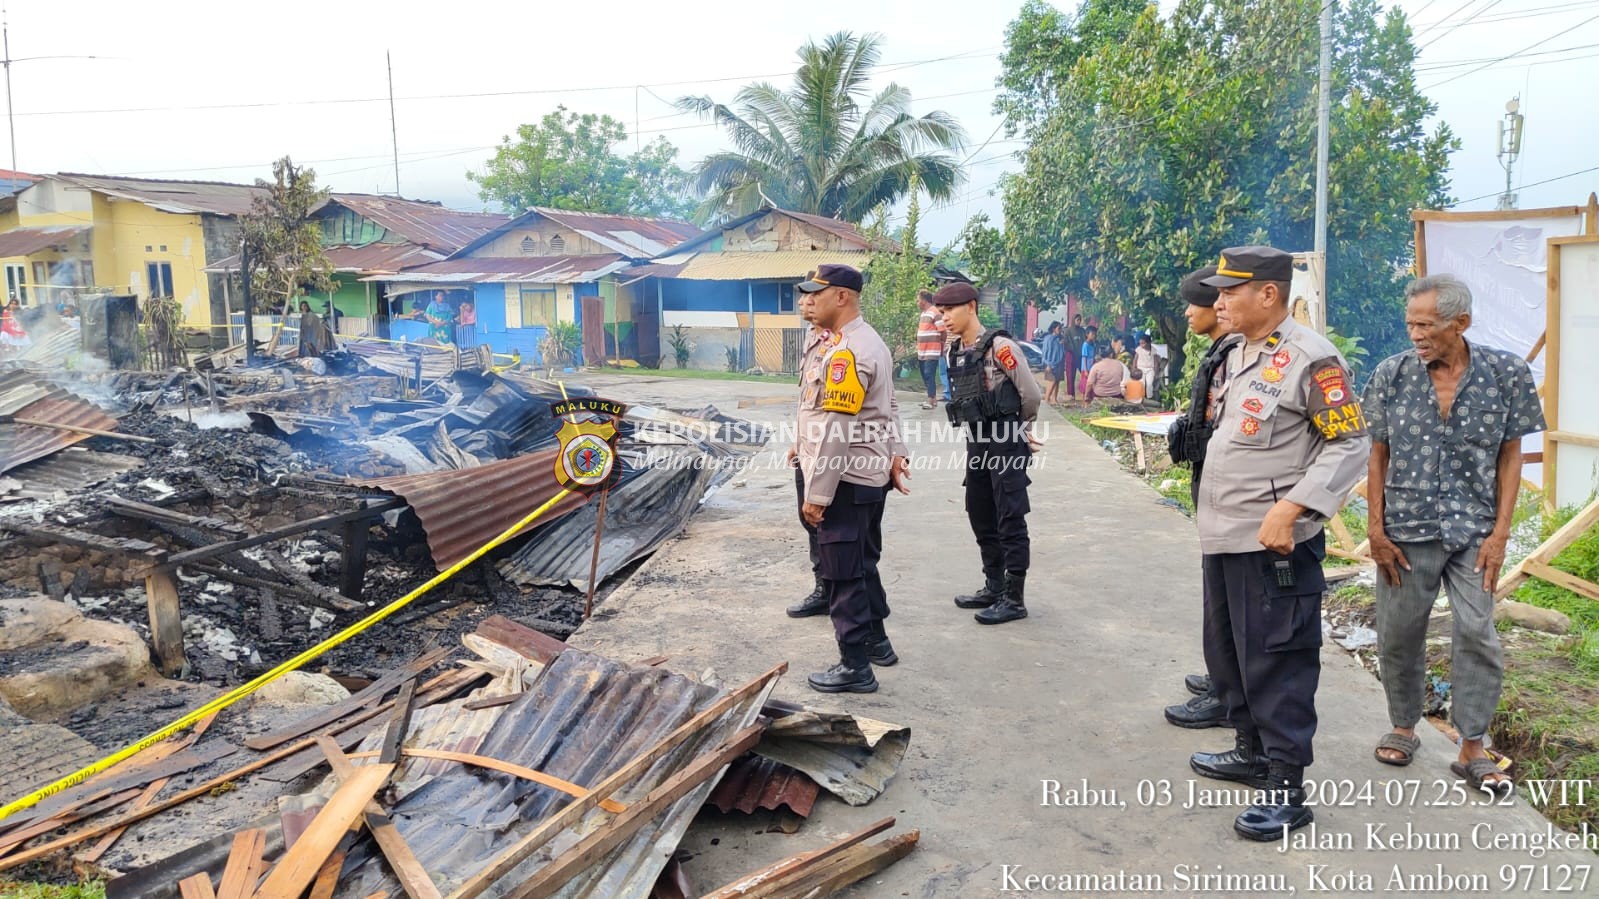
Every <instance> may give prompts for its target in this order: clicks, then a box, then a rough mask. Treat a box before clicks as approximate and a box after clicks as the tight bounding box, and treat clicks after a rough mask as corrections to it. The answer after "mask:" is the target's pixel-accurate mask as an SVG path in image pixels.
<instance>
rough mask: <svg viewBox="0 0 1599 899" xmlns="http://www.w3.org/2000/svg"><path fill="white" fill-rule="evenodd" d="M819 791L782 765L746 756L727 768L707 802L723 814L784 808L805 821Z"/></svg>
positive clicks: (792, 770)
mask: <svg viewBox="0 0 1599 899" xmlns="http://www.w3.org/2000/svg"><path fill="white" fill-rule="evenodd" d="M821 789H822V788H821V787H819V786H817V784H816V781H814V780H811V779H810V778H809V777H808V776H806V775H805V774H803V773H801V772H799V771H796V770H794V769H793V768H790V767H789V766H787V765H785V764H782V763H781V762H774V761H772V760H771V759H764V758H761V757H760V756H758V755H747V756H745V757H744V758H741V759H739V760H738V761H736V762H734V763H733V764H732V766H730V767H729V768H728V769H727V773H726V774H724V775H722V782H721V783H719V784H717V785H716V789H715V790H712V791H711V796H710V798H709V799H707V800H706V802H708V803H710V804H711V805H714V806H716V807H717V808H718V809H720V810H721V811H722V812H724V813H726V812H733V811H739V812H743V813H744V814H746V815H748V814H752V813H753V812H754V811H755V810H756V809H758V808H763V809H768V810H770V811H777V810H778V809H780V808H783V807H784V806H787V807H788V809H789V810H790V811H792V812H793V813H794V814H796V815H799V816H800V817H801V818H805V817H808V816H809V815H810V813H811V807H812V806H814V805H815V804H816V796H817V794H818V793H820V792H821Z"/></svg>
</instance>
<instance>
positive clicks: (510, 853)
mask: <svg viewBox="0 0 1599 899" xmlns="http://www.w3.org/2000/svg"><path fill="white" fill-rule="evenodd" d="M786 671H788V663H787V662H784V663H783V664H781V665H778V666H777V667H775V668H773V669H771V670H770V671H767V672H766V673H765V674H762V675H761V676H759V677H757V678H755V679H754V680H752V681H750V682H749V683H747V684H745V685H744V686H742V687H739V688H738V689H737V690H734V691H732V692H730V693H728V694H726V695H724V696H722V697H721V698H720V699H718V700H716V701H715V702H713V703H711V704H710V705H709V706H706V708H705V710H704V711H702V712H700V713H699V714H697V715H695V716H694V717H692V718H690V719H689V720H687V721H685V722H683V724H682V725H681V726H680V727H678V728H677V729H676V730H674V731H672V732H671V733H669V734H667V735H666V736H665V737H662V738H661V739H660V740H659V741H657V742H656V744H655V745H654V746H651V747H650V748H649V749H647V750H645V751H644V752H643V753H642V754H640V755H639V756H637V757H636V758H634V759H633V760H632V761H630V762H628V763H627V764H625V765H623V766H622V767H621V768H618V769H617V770H616V771H615V772H614V773H613V774H611V776H610V777H607V778H605V780H603V781H601V782H600V783H599V784H597V785H595V786H594V787H593V788H592V789H591V791H590V792H589V795H587V796H585V797H583V798H581V799H576V800H573V801H572V802H570V803H568V804H567V805H566V806H565V807H564V808H562V809H561V810H560V811H558V812H556V813H555V814H552V815H549V816H548V817H546V818H545V819H544V820H543V821H541V822H540V823H539V826H537V827H535V828H534V829H533V830H532V831H531V832H530V833H528V834H527V835H526V836H524V837H523V838H522V839H520V840H518V841H517V842H516V843H515V844H514V845H511V846H509V847H507V848H506V849H505V850H504V851H503V852H501V853H500V855H499V856H497V857H496V858H495V859H494V860H493V861H491V862H490V863H489V864H488V865H487V866H485V867H484V868H483V870H481V871H479V872H478V873H477V874H474V875H473V876H472V877H471V878H470V879H468V880H467V881H466V882H465V883H463V884H462V885H461V886H460V888H459V889H457V890H456V891H455V892H454V893H452V894H451V896H450V899H472V897H473V896H477V895H479V894H481V893H482V892H483V891H484V890H486V889H488V888H489V887H490V886H493V884H494V882H495V881H497V880H499V879H500V878H501V877H504V876H505V875H506V874H507V873H509V872H510V871H511V869H512V868H515V867H516V866H517V865H519V864H521V863H522V862H523V861H525V860H526V859H527V858H528V856H530V855H532V854H533V853H534V852H537V851H538V850H539V848H540V847H542V846H543V845H544V844H545V843H546V842H548V841H549V840H550V838H551V837H554V836H555V835H556V834H558V833H561V832H563V831H565V830H566V829H567V828H569V827H571V826H572V825H573V824H576V823H577V822H578V820H579V819H581V818H582V817H583V816H584V815H586V814H588V812H589V810H590V809H592V808H594V807H595V806H596V805H598V804H599V801H600V800H601V799H605V798H608V797H610V795H611V794H612V793H615V792H616V791H617V790H619V789H621V788H622V787H624V786H626V785H627V784H629V783H631V782H632V781H633V780H634V779H636V778H638V777H639V776H640V775H642V774H643V773H644V772H645V771H647V770H649V768H650V766H651V765H654V764H655V763H656V762H657V761H659V760H660V759H661V757H662V756H664V755H666V754H667V753H668V752H671V751H672V750H673V749H675V748H677V747H678V746H679V745H681V744H682V743H683V742H684V741H685V740H687V739H689V738H690V737H692V736H694V735H695V734H697V733H699V732H700V731H701V730H703V729H705V728H706V727H708V726H710V724H711V723H712V722H713V721H715V720H716V719H718V718H720V717H721V716H722V715H725V714H726V713H727V712H728V710H729V709H731V708H733V707H734V706H736V705H738V704H739V703H741V702H743V701H744V700H746V699H748V698H749V697H751V696H754V695H755V694H757V693H760V692H763V691H764V690H766V689H767V687H768V686H769V685H770V684H771V683H772V682H773V681H775V680H776V679H777V678H779V677H781V676H782V675H783V673H784V672H786Z"/></svg>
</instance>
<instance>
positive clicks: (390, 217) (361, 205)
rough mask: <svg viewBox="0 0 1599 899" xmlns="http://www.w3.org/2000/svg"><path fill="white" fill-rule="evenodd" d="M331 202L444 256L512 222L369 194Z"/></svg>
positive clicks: (497, 216)
mask: <svg viewBox="0 0 1599 899" xmlns="http://www.w3.org/2000/svg"><path fill="white" fill-rule="evenodd" d="M329 199H330V200H331V201H332V202H334V203H337V204H339V205H340V206H343V207H345V208H347V209H349V210H350V211H352V212H354V213H355V214H357V215H359V216H361V217H362V218H365V219H369V220H371V221H372V222H374V223H376V224H378V225H381V226H382V227H383V228H384V229H385V230H387V231H389V232H390V233H392V234H395V235H397V236H399V237H403V238H405V239H406V240H408V241H410V242H411V243H413V244H420V245H422V246H425V247H428V248H429V249H433V250H437V251H439V252H441V253H444V254H445V255H449V254H451V253H454V252H456V251H458V250H460V249H461V248H462V247H464V246H466V245H467V244H469V243H471V242H472V241H474V240H476V239H477V238H479V237H482V236H483V235H484V234H487V233H489V232H490V231H493V230H495V229H496V228H499V227H500V226H502V225H504V224H505V223H506V222H507V221H509V220H510V216H507V215H501V214H499V213H494V212H459V211H457V210H454V209H446V208H444V207H443V206H441V205H439V204H437V203H426V202H421V201H418V200H403V199H397V198H395V197H377V196H372V195H370V194H334V195H333V196H331V197H330V198H329Z"/></svg>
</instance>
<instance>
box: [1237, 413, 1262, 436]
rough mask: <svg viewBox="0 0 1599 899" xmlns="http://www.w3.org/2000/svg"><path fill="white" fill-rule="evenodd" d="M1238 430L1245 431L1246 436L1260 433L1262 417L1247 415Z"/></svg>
mask: <svg viewBox="0 0 1599 899" xmlns="http://www.w3.org/2000/svg"><path fill="white" fill-rule="evenodd" d="M1238 430H1239V431H1241V432H1243V435H1244V436H1245V437H1253V436H1255V435H1256V434H1259V433H1260V419H1258V418H1252V417H1250V416H1247V415H1246V416H1244V421H1243V423H1242V424H1240V425H1239V426H1238Z"/></svg>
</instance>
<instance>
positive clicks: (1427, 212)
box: [1410, 206, 1583, 222]
mask: <svg viewBox="0 0 1599 899" xmlns="http://www.w3.org/2000/svg"><path fill="white" fill-rule="evenodd" d="M1582 212H1583V209H1582V207H1581V206H1545V207H1542V208H1539V209H1511V210H1508V211H1505V210H1493V209H1490V210H1483V211H1480V212H1446V211H1443V210H1439V209H1417V210H1415V211H1413V212H1411V213H1410V218H1411V220H1412V221H1417V222H1514V221H1520V220H1522V219H1539V218H1564V217H1566V216H1568V215H1569V216H1578V215H1582Z"/></svg>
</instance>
